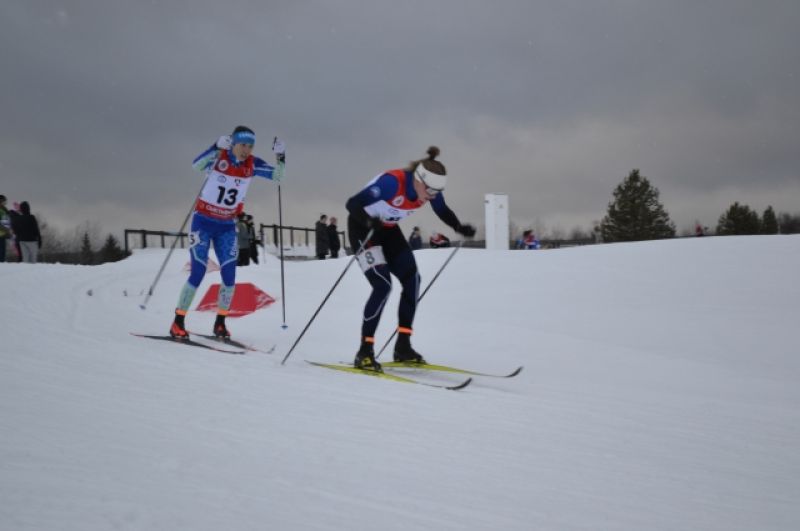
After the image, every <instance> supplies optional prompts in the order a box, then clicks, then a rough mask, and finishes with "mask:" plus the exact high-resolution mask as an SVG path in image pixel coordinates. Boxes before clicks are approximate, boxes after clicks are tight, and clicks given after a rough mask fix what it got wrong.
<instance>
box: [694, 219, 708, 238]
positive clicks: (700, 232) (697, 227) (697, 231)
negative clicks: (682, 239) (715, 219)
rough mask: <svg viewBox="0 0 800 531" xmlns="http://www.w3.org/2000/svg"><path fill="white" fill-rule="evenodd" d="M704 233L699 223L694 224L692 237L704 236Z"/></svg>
mask: <svg viewBox="0 0 800 531" xmlns="http://www.w3.org/2000/svg"><path fill="white" fill-rule="evenodd" d="M705 234H706V231H704V230H703V226H702V225H700V222H698V223H696V224H695V226H694V235H695V236H698V237H699V236H705Z"/></svg>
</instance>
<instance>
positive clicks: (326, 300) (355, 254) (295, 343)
mask: <svg viewBox="0 0 800 531" xmlns="http://www.w3.org/2000/svg"><path fill="white" fill-rule="evenodd" d="M374 232H375V230H374V229H370V230H369V232H368V233H367V237H366V238H364V241H363V242H361V246H360V247H359V248H358V251H356V252H355V253H353V257H352V258H351V259H350V260H349V261H348V262H347V266H346V267H345V268H344V271H342V274H341V275H339V278H337V279H336V282H334V284H333V287H332V288H331V289H330V291H328V294H327V295H325V298H324V299H322V302H321V303H320V305H319V307H318V308H317V311H315V312H314V315H312V316H311V319H309V321H308V324H306V326H305V328H303V331H302V332H300V335H299V336H298V337H297V339H296V340H295V342H294V344H293V345H292V348H290V349H289V352H287V353H286V356H284V357H283V361H281V365H283V364H284V363H286V360H287V359H289V356H290V355H291V354H292V351H294V348H295V347H296V346H297V344H298V343H299V342H300V339H301V338H302V337H303V335H305V333H306V330H308V327H309V326H311V323H313V322H314V319H316V318H317V314H319V312H320V310H322V307H323V306H325V303H326V302H328V298H329V297H330V296H331V294H332V293H333V290H335V289H336V286H338V285H339V282H341V280H342V278H343V277H344V274H345V273H347V270H348V269H350V266H351V265H353V262H355V260H356V258H357V257H358V255H359V254H360V253H361V251H363V250H364V247H365V246H366V245H367V242H368V241H369V239H370V238H372V234H373V233H374Z"/></svg>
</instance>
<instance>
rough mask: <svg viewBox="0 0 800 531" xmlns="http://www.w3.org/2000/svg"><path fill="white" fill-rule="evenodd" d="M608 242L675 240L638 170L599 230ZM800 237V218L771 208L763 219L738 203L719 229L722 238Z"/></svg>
mask: <svg viewBox="0 0 800 531" xmlns="http://www.w3.org/2000/svg"><path fill="white" fill-rule="evenodd" d="M597 230H598V231H599V232H600V234H601V236H602V239H603V241H605V242H630V241H640V240H658V239H663V238H674V237H675V224H674V223H673V222H672V221H671V220H670V218H669V214H668V213H667V211H666V209H665V208H664V205H662V204H661V201H660V200H659V191H658V188H656V187H654V186H653V185H652V184H650V181H649V180H648V179H647V178H646V177H645V176H643V175H641V173H640V172H639V170H638V169H634V170H632V171H631V172H630V174H628V177H626V178H625V179H624V180H623V181H622V183H620V184H619V185H618V186H617V187H616V188H615V189H614V196H613V200H612V201H611V202H610V203H609V204H608V210H607V212H606V215H605V217H604V218H603V220H602V222H601V223H600V225H599V227H598V229H597ZM797 233H800V214H788V213H781V214H780V215H776V214H775V211H774V209H773V208H772V206H768V207H767V208H766V210H764V213H763V214H762V215H761V216H759V215H758V212H756V211H755V210H753V209H751V208H750V207H749V206H748V205H745V204H739V202H738V201H737V202H735V203H734V204H732V205H731V206H730V207H729V208H728V209H727V210H726V211H725V212H723V213H722V214H721V215H720V217H719V220H718V222H717V226H716V234H717V235H718V236H729V235H748V234H797Z"/></svg>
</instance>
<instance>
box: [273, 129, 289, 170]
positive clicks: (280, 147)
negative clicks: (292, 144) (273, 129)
mask: <svg viewBox="0 0 800 531" xmlns="http://www.w3.org/2000/svg"><path fill="white" fill-rule="evenodd" d="M272 151H273V153H275V160H277V161H278V163H285V162H286V144H284V143H283V140H280V139H279V138H278V137H277V136H276V137H275V140H273V141H272Z"/></svg>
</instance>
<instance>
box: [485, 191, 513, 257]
mask: <svg viewBox="0 0 800 531" xmlns="http://www.w3.org/2000/svg"><path fill="white" fill-rule="evenodd" d="M484 206H485V209H486V248H487V249H502V250H506V251H507V250H508V248H509V242H510V241H511V235H510V233H509V224H508V195H507V194H486V199H485V200H484Z"/></svg>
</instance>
